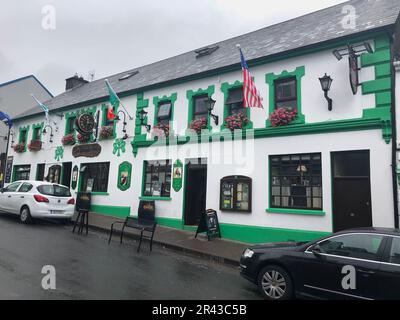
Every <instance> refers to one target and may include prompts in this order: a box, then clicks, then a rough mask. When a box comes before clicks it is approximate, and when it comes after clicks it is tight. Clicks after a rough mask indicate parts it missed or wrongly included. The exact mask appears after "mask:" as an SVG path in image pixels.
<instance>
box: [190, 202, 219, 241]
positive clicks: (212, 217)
mask: <svg viewBox="0 0 400 320" xmlns="http://www.w3.org/2000/svg"><path fill="white" fill-rule="evenodd" d="M203 232H205V233H206V234H207V238H208V240H209V241H210V240H211V239H213V238H217V237H219V238H221V230H220V227H219V222H218V215H217V211H215V210H214V209H207V210H206V211H205V212H204V213H203V214H202V215H201V218H200V222H199V225H198V227H197V231H196V235H195V238H196V237H197V234H199V233H203Z"/></svg>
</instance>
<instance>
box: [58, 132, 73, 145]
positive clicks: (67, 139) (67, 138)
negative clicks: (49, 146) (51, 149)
mask: <svg viewBox="0 0 400 320" xmlns="http://www.w3.org/2000/svg"><path fill="white" fill-rule="evenodd" d="M61 143H62V145H63V146H72V145H74V144H75V137H74V134H73V133H70V134H67V135H65V136H64V137H62V139H61Z"/></svg>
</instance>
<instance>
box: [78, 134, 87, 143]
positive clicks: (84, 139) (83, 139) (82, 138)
mask: <svg viewBox="0 0 400 320" xmlns="http://www.w3.org/2000/svg"><path fill="white" fill-rule="evenodd" d="M76 138H77V139H78V141H79V143H88V142H89V141H90V134H88V135H86V134H85V135H83V134H80V133H78V135H77V136H76Z"/></svg>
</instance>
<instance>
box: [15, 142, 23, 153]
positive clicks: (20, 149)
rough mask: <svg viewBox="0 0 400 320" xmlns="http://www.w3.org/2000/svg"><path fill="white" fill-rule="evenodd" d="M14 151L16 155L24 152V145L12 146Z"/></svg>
mask: <svg viewBox="0 0 400 320" xmlns="http://www.w3.org/2000/svg"><path fill="white" fill-rule="evenodd" d="M14 151H15V152H18V153H21V152H25V143H18V144H16V145H14Z"/></svg>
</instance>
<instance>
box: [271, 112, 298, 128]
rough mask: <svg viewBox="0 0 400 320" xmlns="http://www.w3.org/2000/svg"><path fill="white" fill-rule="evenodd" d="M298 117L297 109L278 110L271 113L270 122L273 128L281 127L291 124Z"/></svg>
mask: <svg viewBox="0 0 400 320" xmlns="http://www.w3.org/2000/svg"><path fill="white" fill-rule="evenodd" d="M296 117H297V109H294V110H289V109H287V108H278V109H276V110H275V111H274V112H272V113H271V115H270V117H269V120H270V121H271V125H272V126H273V127H281V126H286V125H288V124H290V123H291V122H292V121H293V120H294V119H295V118H296Z"/></svg>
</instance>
